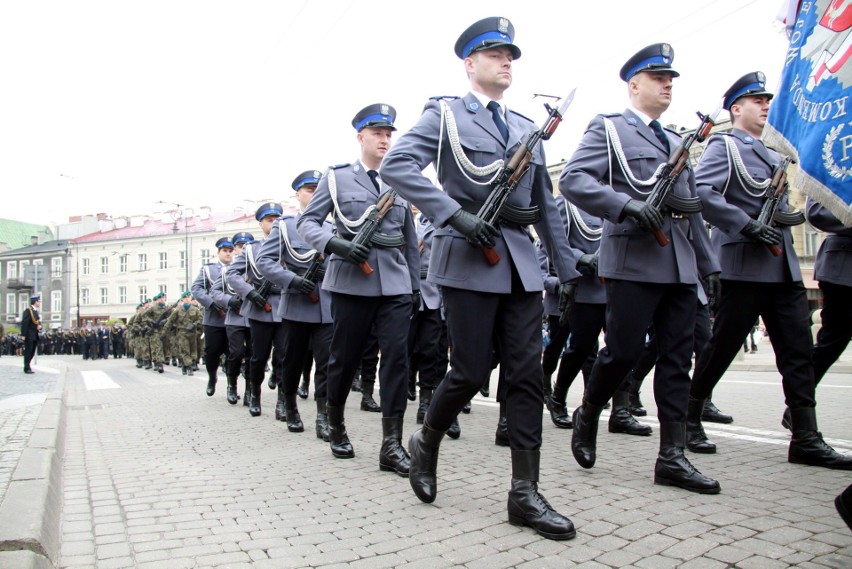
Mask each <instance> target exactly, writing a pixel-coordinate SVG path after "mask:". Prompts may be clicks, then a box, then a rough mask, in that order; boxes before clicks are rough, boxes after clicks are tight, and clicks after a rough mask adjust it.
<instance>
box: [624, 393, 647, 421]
mask: <svg viewBox="0 0 852 569" xmlns="http://www.w3.org/2000/svg"><path fill="white" fill-rule="evenodd" d="M628 410H629V411H630V414H631V415H633V416H634V417H644V416H646V415H647V414H648V410H647V409H645V406H644V405H643V404H642V399H641V398H640V397H639V392H638V391H637V392H636V393H634V392H633V391H630V399H629V401H628Z"/></svg>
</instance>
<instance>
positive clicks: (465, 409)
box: [462, 401, 470, 415]
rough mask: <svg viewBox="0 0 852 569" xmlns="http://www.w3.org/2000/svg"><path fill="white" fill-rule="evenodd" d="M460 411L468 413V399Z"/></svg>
mask: <svg viewBox="0 0 852 569" xmlns="http://www.w3.org/2000/svg"><path fill="white" fill-rule="evenodd" d="M462 413H464V414H465V415H470V401H468V402H467V403H465V404H464V407H462Z"/></svg>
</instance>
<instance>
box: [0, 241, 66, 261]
mask: <svg viewBox="0 0 852 569" xmlns="http://www.w3.org/2000/svg"><path fill="white" fill-rule="evenodd" d="M70 245H71V241H69V240H68V239H59V240H53V241H46V242H44V243H41V244H40V245H28V246H27V247H20V248H18V249H12V250H11V251H6V252H4V253H0V259H2V258H6V257H20V256H22V255H23V256H27V257H38V256H39V255H42V254H45V253H55V252H57V251H65V250H67V249H68V247H69V246H70Z"/></svg>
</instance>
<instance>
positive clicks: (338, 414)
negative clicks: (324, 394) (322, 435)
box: [327, 405, 355, 458]
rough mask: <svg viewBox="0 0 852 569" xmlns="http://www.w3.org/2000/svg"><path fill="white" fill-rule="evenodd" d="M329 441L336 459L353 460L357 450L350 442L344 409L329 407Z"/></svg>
mask: <svg viewBox="0 0 852 569" xmlns="http://www.w3.org/2000/svg"><path fill="white" fill-rule="evenodd" d="M327 411H328V440H329V446H330V447H331V454H332V456H334V458H353V457H354V456H355V449H354V448H352V443H351V442H349V435H348V434H347V433H346V424H345V423H344V422H343V407H334V406H332V405H329V406H328V409H327Z"/></svg>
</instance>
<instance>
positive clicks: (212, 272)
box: [190, 262, 227, 328]
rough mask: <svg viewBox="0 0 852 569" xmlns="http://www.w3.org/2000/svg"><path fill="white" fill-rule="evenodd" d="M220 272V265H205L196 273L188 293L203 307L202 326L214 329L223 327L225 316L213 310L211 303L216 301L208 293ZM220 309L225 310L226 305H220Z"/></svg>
mask: <svg viewBox="0 0 852 569" xmlns="http://www.w3.org/2000/svg"><path fill="white" fill-rule="evenodd" d="M221 272H222V263H218V262H217V263H207V264H206V265H204V266H203V267H201V270H200V271H198V276H197V277H195V281H194V282H193V283H192V287H191V288H190V291H191V292H192V297H193V298H195V299H196V300H198V302H199V303H200V304H201V306H203V307H204V320H203V324H204V326H215V327H216V328H224V327H225V316H224V315H220V314H219V311H218V310H217V309H215V308H213V303H214V302H216V300H215V299H214V298H213V296H211V294H210V291H211V290H212V289H213V283H214V282H215V281H216V279H217V278H218V277H219V273H221ZM220 306H221V308H223V309H224V308H227V305H220Z"/></svg>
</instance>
